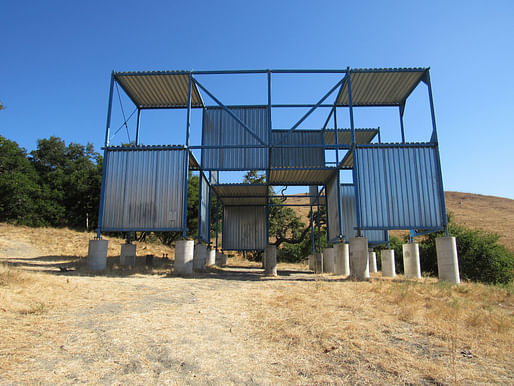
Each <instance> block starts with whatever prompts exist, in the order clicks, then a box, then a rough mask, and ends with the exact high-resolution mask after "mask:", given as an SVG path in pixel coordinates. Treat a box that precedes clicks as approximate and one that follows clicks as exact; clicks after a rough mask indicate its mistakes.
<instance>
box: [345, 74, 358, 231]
mask: <svg viewBox="0 0 514 386" xmlns="http://www.w3.org/2000/svg"><path fill="white" fill-rule="evenodd" d="M346 76H347V77H348V107H349V109H350V128H351V130H352V150H351V151H352V152H353V168H352V176H353V186H354V189H355V212H356V215H357V236H360V235H361V208H360V192H359V173H358V170H357V151H356V144H355V123H354V120H353V101H352V76H351V70H350V68H348V72H347V73H346Z"/></svg>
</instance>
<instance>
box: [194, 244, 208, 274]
mask: <svg viewBox="0 0 514 386" xmlns="http://www.w3.org/2000/svg"><path fill="white" fill-rule="evenodd" d="M206 262H207V246H205V245H203V244H196V245H195V250H194V254H193V270H194V271H203V270H204V269H205V263H206Z"/></svg>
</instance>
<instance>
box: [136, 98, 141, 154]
mask: <svg viewBox="0 0 514 386" xmlns="http://www.w3.org/2000/svg"><path fill="white" fill-rule="evenodd" d="M140 118H141V109H140V108H139V107H138V108H137V123H136V146H138V145H139V120H140Z"/></svg>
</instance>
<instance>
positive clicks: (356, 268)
mask: <svg viewBox="0 0 514 386" xmlns="http://www.w3.org/2000/svg"><path fill="white" fill-rule="evenodd" d="M350 274H351V276H352V277H354V278H356V279H357V280H366V279H369V260H368V239H367V238H366V237H352V238H351V239H350Z"/></svg>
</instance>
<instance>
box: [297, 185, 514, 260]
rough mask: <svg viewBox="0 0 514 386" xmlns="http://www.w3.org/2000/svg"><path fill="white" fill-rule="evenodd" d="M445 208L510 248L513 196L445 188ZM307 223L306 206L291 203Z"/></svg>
mask: <svg viewBox="0 0 514 386" xmlns="http://www.w3.org/2000/svg"><path fill="white" fill-rule="evenodd" d="M445 199H446V208H447V210H448V212H450V213H452V214H453V219H454V221H455V222H456V223H457V224H461V225H464V226H466V227H469V228H473V229H479V228H480V229H484V230H485V231H488V232H495V233H498V234H499V235H500V243H502V244H503V245H505V246H506V247H507V248H509V249H510V250H512V251H514V234H513V233H514V200H511V199H508V198H502V197H494V196H483V195H480V194H473V193H461V192H446V193H445ZM287 202H289V203H291V204H299V203H302V204H303V203H308V202H309V201H308V199H307V198H302V197H291V198H289V199H288V201H287ZM294 209H295V210H296V213H298V215H300V216H302V217H303V218H305V223H308V217H307V216H308V215H309V210H310V208H309V207H308V206H307V207H294Z"/></svg>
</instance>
